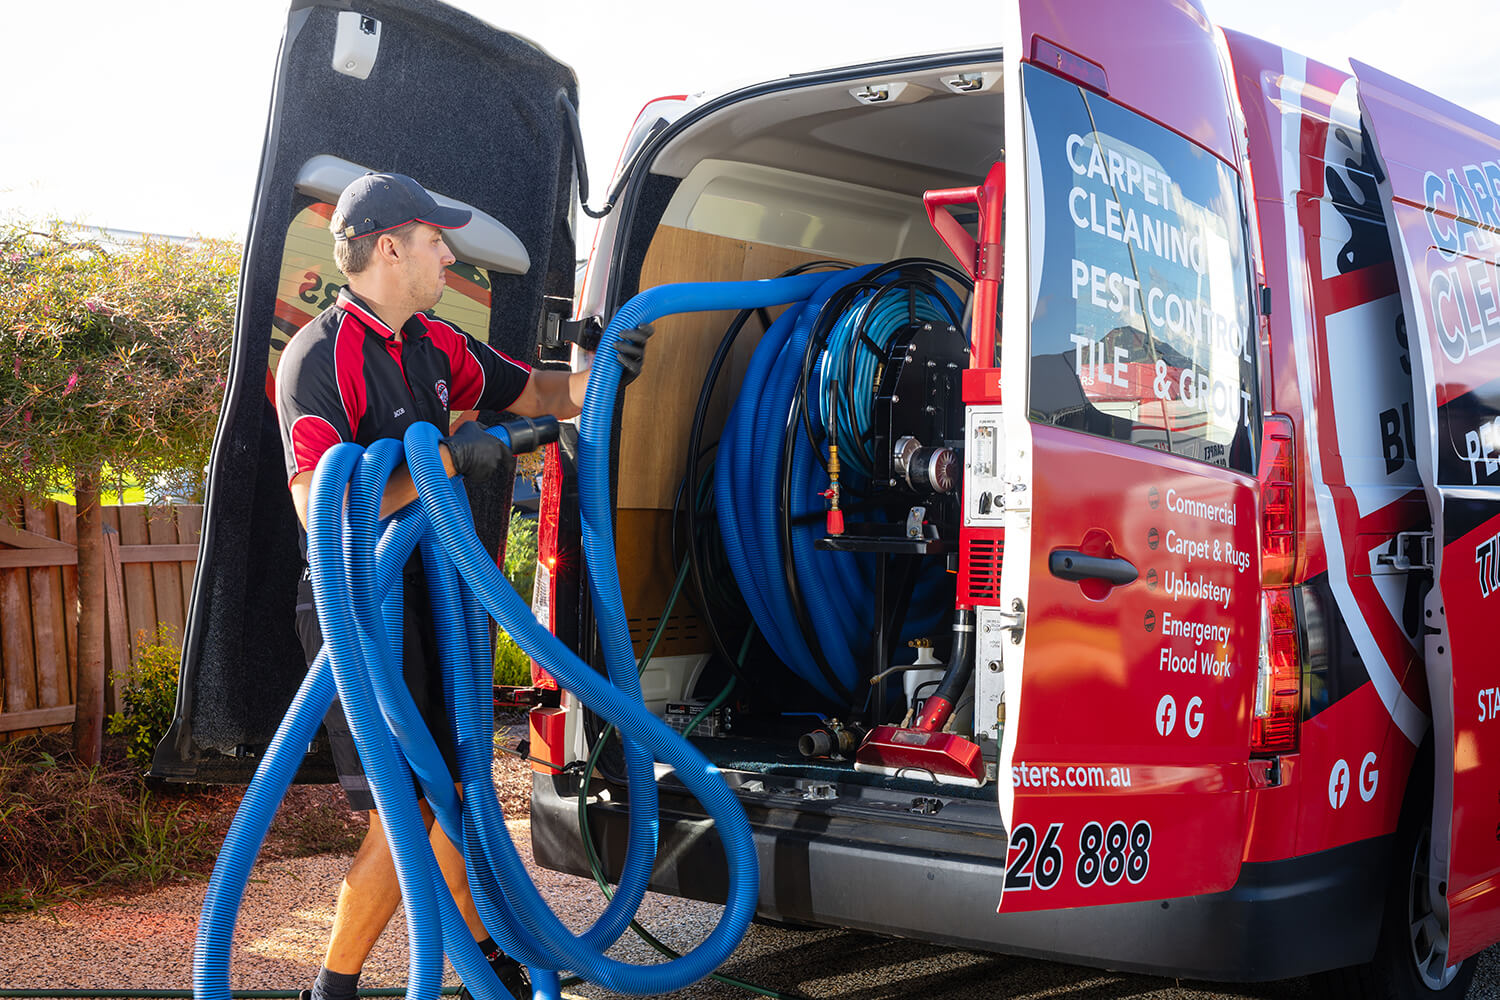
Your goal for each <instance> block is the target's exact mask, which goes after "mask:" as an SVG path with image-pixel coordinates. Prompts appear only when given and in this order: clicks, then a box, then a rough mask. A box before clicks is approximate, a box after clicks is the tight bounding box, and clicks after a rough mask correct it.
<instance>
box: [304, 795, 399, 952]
mask: <svg viewBox="0 0 1500 1000" xmlns="http://www.w3.org/2000/svg"><path fill="white" fill-rule="evenodd" d="M400 902H401V886H400V884H399V883H398V882H397V881H396V863H395V860H394V858H392V856H391V845H390V843H389V842H388V841H387V840H386V837H385V827H384V826H383V825H382V824H381V822H380V815H379V813H377V812H376V811H375V810H373V809H371V810H370V829H369V832H368V833H366V834H365V839H364V842H363V843H361V844H360V845H359V852H358V853H357V854H355V855H354V863H353V864H351V865H350V866H349V873H348V874H347V875H345V876H344V884H343V885H341V886H340V887H339V899H338V906H337V907H336V908H335V910H334V914H333V932H332V933H331V934H330V935H329V938H328V952H327V954H326V956H325V957H324V959H323V967H324V968H326V969H328V970H329V971H330V972H335V973H339V974H342V975H356V976H357V975H358V974H359V971H360V969H362V968H363V967H364V964H365V959H366V958H368V957H369V954H370V949H371V948H373V947H375V942H376V940H377V939H379V937H380V932H381V931H383V930H385V925H386V924H388V923H390V921H391V916H392V914H394V913H395V912H396V907H397V906H398V905H399V904H400Z"/></svg>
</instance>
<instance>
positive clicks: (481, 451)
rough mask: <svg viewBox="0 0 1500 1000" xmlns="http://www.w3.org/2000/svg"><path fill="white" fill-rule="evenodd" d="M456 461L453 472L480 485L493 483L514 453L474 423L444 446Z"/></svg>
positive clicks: (462, 427)
mask: <svg viewBox="0 0 1500 1000" xmlns="http://www.w3.org/2000/svg"><path fill="white" fill-rule="evenodd" d="M443 443H444V444H446V445H447V446H448V454H449V456H450V457H451V458H452V459H453V471H454V472H456V473H458V474H459V475H461V476H465V477H468V478H470V479H477V480H480V481H483V480H486V479H489V478H490V477H491V476H493V475H494V474H495V472H496V470H498V469H499V468H500V463H501V462H503V461H505V456H506V455H507V454H509V452H510V449H508V448H506V447H505V445H504V444H503V443H502V442H501V440H500V439H499V438H497V437H495V436H494V435H493V434H487V433H485V430H484V428H483V427H481V426H479V424H478V423H476V422H475V421H473V420H470V421H467V422H466V423H463V424H460V425H459V427H458V430H456V431H454V432H453V433H452V434H450V435H448V437H447V439H446V440H445V441H444V442H443Z"/></svg>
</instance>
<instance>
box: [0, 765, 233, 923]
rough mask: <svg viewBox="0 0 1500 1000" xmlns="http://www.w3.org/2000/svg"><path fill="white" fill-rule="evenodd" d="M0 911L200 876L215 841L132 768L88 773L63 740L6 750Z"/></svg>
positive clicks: (1, 778) (1, 780)
mask: <svg viewBox="0 0 1500 1000" xmlns="http://www.w3.org/2000/svg"><path fill="white" fill-rule="evenodd" d="M0 788H3V789H5V795H4V798H3V799H0V913H14V912H22V911H27V910H35V909H37V908H38V907H41V906H45V905H47V904H49V903H52V902H55V901H57V900H58V899H60V898H64V897H67V896H72V895H76V894H78V893H80V892H83V891H85V890H88V889H90V888H95V887H99V886H104V885H133V886H139V885H146V886H154V885H158V884H160V883H162V882H164V881H166V880H168V879H170V878H174V877H176V876H179V875H187V874H193V873H195V872H197V871H199V870H200V869H201V868H202V866H203V865H204V864H205V863H206V862H207V861H208V860H209V859H211V858H212V856H213V842H212V841H213V838H212V837H211V835H210V828H209V826H208V824H207V823H205V822H204V821H203V820H202V819H199V818H195V817H194V816H192V815H190V814H189V812H188V810H187V809H186V808H185V804H182V803H179V804H175V805H170V804H167V803H165V802H163V801H162V800H160V799H158V798H156V797H154V796H152V795H151V794H150V793H149V792H148V791H147V790H146V788H145V786H144V784H143V782H142V779H141V775H140V773H139V772H138V771H136V770H135V769H134V768H130V767H120V766H118V765H115V766H107V765H98V764H95V765H84V764H80V763H78V762H77V761H76V760H74V759H73V758H72V757H71V755H70V754H69V753H68V751H67V749H66V745H65V743H64V742H63V741H62V740H59V738H58V737H56V736H51V737H47V736H43V737H31V738H27V739H21V740H16V741H13V742H11V743H6V744H0Z"/></svg>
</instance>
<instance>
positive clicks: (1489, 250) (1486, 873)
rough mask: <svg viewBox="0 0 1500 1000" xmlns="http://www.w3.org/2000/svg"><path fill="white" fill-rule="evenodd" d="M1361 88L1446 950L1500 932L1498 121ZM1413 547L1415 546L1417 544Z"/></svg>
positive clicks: (1361, 72) (1400, 86)
mask: <svg viewBox="0 0 1500 1000" xmlns="http://www.w3.org/2000/svg"><path fill="white" fill-rule="evenodd" d="M1351 62H1352V65H1353V67H1354V72H1355V76H1356V77H1357V79H1358V81H1359V102H1360V107H1361V109H1362V111H1363V114H1364V120H1365V122H1366V124H1367V127H1368V128H1369V131H1370V134H1371V138H1372V139H1373V140H1374V144H1375V150H1376V153H1377V154H1378V158H1379V164H1380V167H1381V169H1382V170H1383V172H1384V177H1383V179H1381V183H1380V191H1381V195H1382V197H1383V198H1384V200H1385V203H1386V204H1385V209H1386V216H1387V218H1388V219H1389V220H1390V221H1391V227H1390V233H1391V241H1392V244H1393V249H1394V252H1395V257H1396V272H1397V276H1398V278H1399V280H1400V283H1401V293H1402V299H1403V305H1404V308H1405V310H1406V321H1407V329H1408V330H1409V331H1412V333H1413V340H1414V341H1415V346H1416V348H1417V349H1416V350H1414V351H1413V352H1412V357H1413V362H1414V363H1413V365H1412V378H1413V380H1414V383H1415V384H1414V394H1413V395H1414V400H1415V403H1416V407H1415V409H1416V420H1415V424H1416V445H1417V448H1416V450H1417V458H1418V466H1419V468H1420V470H1421V475H1422V483H1423V486H1424V487H1425V489H1426V492H1427V498H1428V502H1429V504H1430V506H1431V508H1432V523H1433V533H1434V536H1435V537H1434V539H1433V544H1432V546H1431V548H1430V550H1429V551H1430V556H1429V557H1428V558H1430V560H1431V565H1432V566H1433V575H1434V580H1435V586H1434V587H1433V589H1432V591H1431V592H1430V594H1429V595H1428V597H1427V600H1426V606H1425V608H1424V611H1423V614H1424V620H1425V624H1426V631H1427V636H1426V661H1427V683H1428V688H1429V691H1430V692H1431V697H1432V718H1433V749H1434V757H1435V775H1434V782H1433V784H1434V788H1433V799H1434V801H1433V815H1432V856H1433V857H1432V860H1433V865H1432V868H1431V874H1430V879H1431V881H1432V883H1433V885H1432V891H1431V893H1430V895H1431V897H1432V900H1433V902H1434V904H1435V908H1436V911H1437V912H1438V913H1442V912H1443V902H1444V899H1446V908H1447V914H1448V920H1449V927H1448V939H1449V949H1448V961H1449V963H1450V964H1456V963H1458V962H1460V961H1462V960H1463V959H1465V958H1467V957H1468V956H1470V955H1473V954H1475V953H1477V952H1479V951H1480V950H1482V949H1483V948H1485V947H1487V946H1489V945H1490V944H1493V943H1494V942H1495V941H1496V940H1500V667H1497V665H1496V664H1497V660H1496V654H1495V642H1494V633H1493V626H1494V622H1495V618H1496V615H1497V614H1500V350H1493V348H1497V347H1500V125H1496V124H1495V123H1494V122H1491V121H1488V120H1486V119H1483V118H1481V117H1479V116H1478V115H1475V114H1473V113H1472V112H1469V111H1465V110H1464V109H1462V108H1459V107H1457V106H1456V105H1453V104H1450V103H1448V102H1447V101H1445V100H1443V99H1442V98H1439V97H1435V96H1433V95H1432V94H1429V93H1426V92H1425V91H1422V90H1419V89H1418V88H1416V87H1413V86H1411V85H1410V84H1407V83H1404V82H1402V81H1400V80H1397V79H1396V78H1394V77H1391V76H1389V75H1387V74H1385V73H1382V72H1380V71H1379V70H1376V69H1374V68H1372V67H1370V66H1367V65H1365V64H1363V63H1360V62H1353V61H1351ZM1410 554H1411V555H1412V556H1413V557H1414V558H1415V559H1416V560H1417V561H1419V562H1420V561H1422V550H1421V549H1420V548H1419V547H1418V546H1417V545H1413V546H1412V547H1411V552H1410Z"/></svg>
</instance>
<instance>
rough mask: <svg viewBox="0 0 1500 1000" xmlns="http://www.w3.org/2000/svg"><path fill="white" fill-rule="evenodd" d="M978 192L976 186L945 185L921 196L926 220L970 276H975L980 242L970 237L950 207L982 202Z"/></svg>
mask: <svg viewBox="0 0 1500 1000" xmlns="http://www.w3.org/2000/svg"><path fill="white" fill-rule="evenodd" d="M979 192H980V189H979V188H977V187H967V188H943V189H941V190H938V191H927V192H924V193H923V195H922V204H923V205H924V206H926V208H927V221H928V222H930V223H932V228H933V229H935V230H937V234H938V236H940V237H942V240H943V243H944V244H946V245H947V247H948V249H949V250H951V251H952V252H953V256H955V257H957V258H958V262H959V264H961V265H963V269H964V270H965V271H968V272H969V277H971V278H972V277H975V276H976V275H975V267H976V263H975V262H976V260H977V259H978V256H979V241H978V240H976V239H974V238H973V237H972V236H970V235H969V234H968V233H967V232H966V231H965V230H964V227H963V226H960V225H959V224H958V220H957V219H955V218H954V217H953V216H952V215H950V214H949V213H948V211H947V209H948V208H949V207H950V206H952V205H977V204H979Z"/></svg>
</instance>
